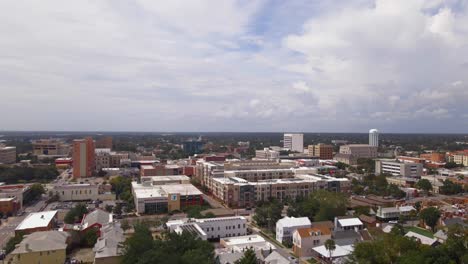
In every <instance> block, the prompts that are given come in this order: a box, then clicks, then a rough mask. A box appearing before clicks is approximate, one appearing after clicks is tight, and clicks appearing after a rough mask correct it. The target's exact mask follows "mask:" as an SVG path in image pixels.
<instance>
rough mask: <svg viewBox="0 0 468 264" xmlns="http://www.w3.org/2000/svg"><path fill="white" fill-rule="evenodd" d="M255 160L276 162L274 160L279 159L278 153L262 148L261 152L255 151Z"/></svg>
mask: <svg viewBox="0 0 468 264" xmlns="http://www.w3.org/2000/svg"><path fill="white" fill-rule="evenodd" d="M255 158H257V159H267V160H276V159H279V151H275V150H271V149H270V148H264V149H263V150H256V151H255Z"/></svg>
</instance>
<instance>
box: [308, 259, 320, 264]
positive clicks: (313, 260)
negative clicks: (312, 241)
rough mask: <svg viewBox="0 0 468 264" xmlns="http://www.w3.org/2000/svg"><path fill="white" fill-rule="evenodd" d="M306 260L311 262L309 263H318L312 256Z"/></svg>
mask: <svg viewBox="0 0 468 264" xmlns="http://www.w3.org/2000/svg"><path fill="white" fill-rule="evenodd" d="M307 262H309V263H311V264H316V263H318V262H317V260H315V259H314V258H311V259H308V260H307Z"/></svg>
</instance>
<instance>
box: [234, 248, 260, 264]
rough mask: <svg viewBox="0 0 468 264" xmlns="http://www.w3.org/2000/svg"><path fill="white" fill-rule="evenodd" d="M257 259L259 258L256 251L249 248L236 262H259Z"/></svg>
mask: <svg viewBox="0 0 468 264" xmlns="http://www.w3.org/2000/svg"><path fill="white" fill-rule="evenodd" d="M257 261H258V259H257V255H256V254H255V251H254V250H253V249H251V248H249V249H247V250H246V251H245V252H244V256H242V258H240V259H239V260H237V261H236V262H235V264H257Z"/></svg>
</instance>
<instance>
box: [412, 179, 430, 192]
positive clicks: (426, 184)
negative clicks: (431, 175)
mask: <svg viewBox="0 0 468 264" xmlns="http://www.w3.org/2000/svg"><path fill="white" fill-rule="evenodd" d="M416 188H418V189H421V190H423V191H424V192H425V193H428V192H429V191H431V190H432V184H431V182H430V181H429V180H428V179H421V180H419V181H418V182H417V183H416Z"/></svg>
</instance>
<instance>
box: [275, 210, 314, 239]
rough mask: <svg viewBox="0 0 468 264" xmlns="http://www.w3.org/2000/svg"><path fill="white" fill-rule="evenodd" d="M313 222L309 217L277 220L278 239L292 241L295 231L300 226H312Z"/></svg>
mask: <svg viewBox="0 0 468 264" xmlns="http://www.w3.org/2000/svg"><path fill="white" fill-rule="evenodd" d="M310 226H311V222H310V220H309V218H308V217H298V218H295V217H287V216H285V217H284V218H282V219H280V220H278V222H276V240H278V241H279V242H280V243H283V242H286V241H289V242H292V236H293V233H294V231H296V230H297V229H299V228H306V227H310Z"/></svg>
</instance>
